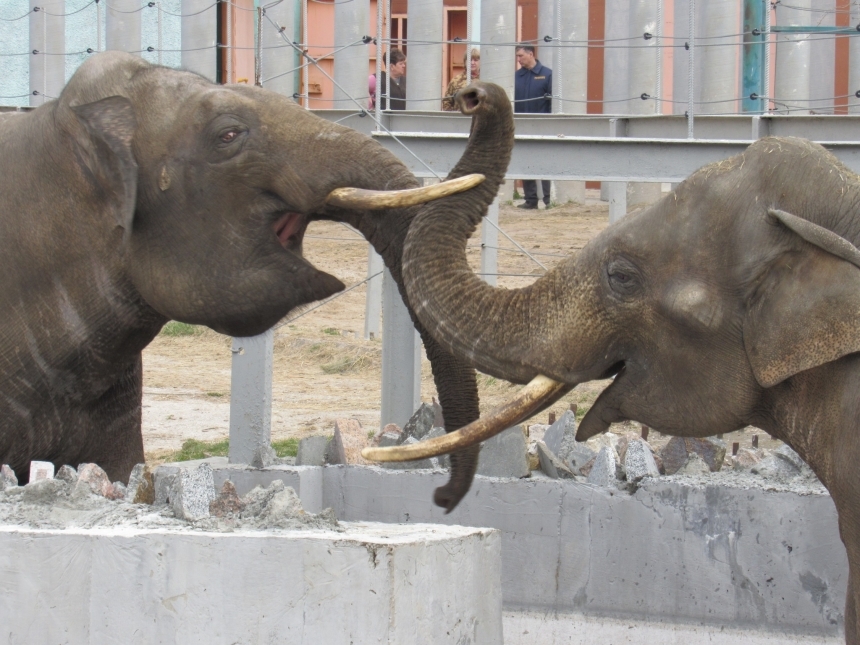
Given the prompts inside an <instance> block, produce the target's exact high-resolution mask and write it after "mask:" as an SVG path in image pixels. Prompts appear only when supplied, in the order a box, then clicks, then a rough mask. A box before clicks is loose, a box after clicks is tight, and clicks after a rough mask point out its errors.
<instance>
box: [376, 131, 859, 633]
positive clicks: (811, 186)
mask: <svg viewBox="0 0 860 645" xmlns="http://www.w3.org/2000/svg"><path fill="white" fill-rule="evenodd" d="M480 217H481V214H480V213H479V212H478V211H477V210H476V209H468V208H466V207H465V200H461V199H459V200H458V198H457V197H450V198H448V199H446V200H444V201H440V202H438V203H435V204H432V205H428V206H427V207H426V208H425V209H424V210H423V211H422V213H421V214H420V215H419V216H418V217H417V218H416V219H415V221H414V222H413V224H412V227H411V229H410V232H409V236H408V237H407V240H406V247H405V250H404V259H403V263H404V277H405V281H406V286H407V291H408V293H409V297H410V300H411V302H412V303H413V304H414V306H415V309H416V313H417V315H418V318H419V319H420V320H421V321H422V323H423V324H424V325H425V327H426V328H427V329H428V330H429V331H430V332H431V333H432V334H433V335H434V336H435V337H436V338H437V339H438V340H439V341H440V343H441V344H442V345H443V346H444V347H446V348H447V349H449V350H450V351H451V352H452V353H453V354H455V355H458V356H462V357H464V358H465V359H466V360H467V361H468V362H469V363H470V364H472V365H474V366H475V367H477V368H478V369H480V370H482V371H484V372H486V373H488V374H491V375H493V376H496V377H500V378H504V379H508V380H510V381H514V382H518V383H525V382H528V381H531V384H530V385H529V386H528V387H527V388H525V389H524V390H523V394H522V396H520V397H519V399H518V400H516V401H515V402H513V403H512V404H510V405H509V406H508V407H507V408H506V409H503V410H500V412H499V414H497V415H490V417H488V418H487V419H481V420H479V421H478V422H475V423H474V424H470V425H469V426H467V427H466V428H463V429H462V430H460V431H458V432H455V433H452V434H449V435H447V436H445V437H440V438H438V439H434V440H431V441H427V442H424V443H422V444H417V445H414V446H408V447H403V448H400V449H397V450H394V449H390V448H389V449H384V450H380V449H377V450H375V451H373V452H372V453H371V452H370V451H368V453H369V454H368V455H367V456H368V457H370V458H376V459H395V460H396V459H402V458H408V459H416V458H423V457H427V456H432V455H435V454H440V453H442V452H445V451H446V450H451V449H458V450H462V449H463V448H464V447H466V446H469V445H471V444H473V443H475V442H478V441H481V440H483V439H486V438H487V437H489V436H492V435H493V434H494V433H496V432H499V431H501V430H502V429H504V428H505V427H507V426H508V425H510V424H512V423H517V422H519V421H520V420H522V419H523V418H527V417H528V416H530V414H531V413H532V412H533V411H534V410H535V409H537V408H539V407H540V406H542V405H545V404H546V402H547V401H550V400H552V399H553V398H555V397H558V396H559V394H560V393H563V392H565V391H567V390H569V389H570V388H572V387H574V386H575V385H577V384H578V383H582V382H584V381H589V380H594V379H607V378H610V377H611V378H612V379H613V380H612V383H611V384H610V385H609V386H608V387H607V388H606V389H605V390H604V391H603V392H602V393H601V394H600V396H599V397H598V398H597V400H596V401H595V403H594V405H593V406H592V407H591V408H590V409H589V410H588V412H587V414H586V415H585V417H584V419H583V420H582V423H581V424H580V426H579V429H578V431H577V436H576V438H577V439H578V440H580V441H582V440H585V439H588V438H589V437H591V436H594V435H596V434H598V433H601V432H604V431H606V430H607V429H608V428H609V426H610V424H612V423H615V422H619V421H622V420H628V419H629V420H635V421H638V422H642V423H645V424H647V425H648V426H650V427H652V428H654V429H656V430H658V431H660V432H662V433H666V434H670V435H679V436H707V435H713V434H719V433H726V432H730V431H733V430H736V429H739V428H742V427H744V426H747V425H755V426H757V427H760V428H762V429H764V430H766V431H767V432H769V433H770V434H771V435H773V436H774V437H776V438H779V439H781V440H783V441H785V442H786V443H788V444H789V445H790V446H791V447H793V448H794V449H795V450H796V451H797V452H798V453H799V454H800V455H801V457H803V458H804V459H805V460H806V461H807V462H808V463H809V465H810V466H811V467H812V468H813V470H814V471H815V472H816V474H817V475H818V476H819V478H820V479H821V481H822V482H823V483H824V484H825V486H827V488H828V489H829V491H830V493H831V495H832V497H833V500H834V502H835V504H836V507H837V510H838V512H839V523H840V530H841V534H842V538H843V542H844V543H845V545H846V547H847V550H848V556H849V563H850V574H849V594H848V605H847V610H846V636H847V640H848V642H849V643H852V644H856V643H858V642H860V638H858V633H860V629H858V624H857V616H858V607H860V588H858V584H857V580H858V578H857V575H858V573H857V572H858V571H860V569H858V566H860V506H858V505H857V503H856V500H857V499H858V496H860V480H858V478H857V476H856V465H857V463H858V459H860V440H858V431H860V325H858V322H857V321H858V315H860V252H858V249H857V246H858V243H860V178H858V176H857V175H855V174H854V173H853V172H851V171H850V170H848V169H847V168H845V167H844V166H843V165H842V164H841V163H840V162H839V161H838V160H837V159H836V158H835V157H833V156H832V155H831V154H830V153H828V152H827V151H826V150H824V148H822V147H821V146H819V145H817V144H814V143H811V142H809V141H805V140H802V139H780V138H767V139H762V140H759V141H757V142H756V143H754V144H753V145H751V146H750V147H749V148H748V149H747V150H746V151H745V152H743V153H742V154H739V155H737V156H735V157H732V158H730V159H727V160H725V161H722V162H719V163H714V164H711V165H709V166H706V167H704V168H702V169H701V170H699V171H697V172H696V173H694V174H693V175H691V176H690V177H689V178H688V179H687V180H686V181H684V182H683V183H682V184H680V185H679V186H678V188H677V189H676V190H674V191H673V192H672V193H670V194H668V195H667V196H665V197H663V199H661V200H660V201H659V202H657V203H655V204H653V205H652V206H650V207H649V208H647V209H645V210H643V211H641V212H639V213H637V214H631V215H628V216H627V217H626V218H624V219H623V220H621V221H620V222H618V223H616V224H615V225H612V226H610V227H608V228H607V229H605V230H604V231H603V232H601V233H600V234H599V235H598V236H597V237H596V238H594V239H593V240H592V241H591V242H589V243H588V244H587V245H586V246H585V247H584V248H583V249H582V250H581V251H580V252H579V253H578V254H577V255H575V256H571V257H568V258H566V259H564V260H563V261H562V262H561V263H559V264H558V265H557V266H556V267H555V268H553V269H552V270H551V271H549V272H548V273H547V274H545V275H544V276H542V277H541V278H540V279H538V280H537V281H535V282H534V283H533V284H532V285H530V286H528V287H526V288H522V289H514V290H503V289H496V288H493V287H491V286H489V285H487V284H485V283H484V282H482V281H480V280H479V279H478V278H477V277H476V276H475V275H474V274H473V273H472V271H471V269H470V268H469V266H468V264H467V263H466V258H465V253H464V248H465V240H466V238H467V237H468V235H469V234H470V233H471V232H472V230H473V228H474V226H475V225H476V223H477V222H478V221H479V220H480Z"/></svg>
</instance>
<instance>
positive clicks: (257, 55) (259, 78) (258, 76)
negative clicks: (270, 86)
mask: <svg viewBox="0 0 860 645" xmlns="http://www.w3.org/2000/svg"><path fill="white" fill-rule="evenodd" d="M256 40H257V44H256V45H257V48H256V50H255V51H254V77H255V78H254V85H256V86H257V87H263V8H262V7H257V38H256Z"/></svg>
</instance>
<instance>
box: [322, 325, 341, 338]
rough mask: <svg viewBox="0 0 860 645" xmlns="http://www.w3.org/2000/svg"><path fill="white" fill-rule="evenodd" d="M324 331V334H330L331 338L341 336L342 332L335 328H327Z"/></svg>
mask: <svg viewBox="0 0 860 645" xmlns="http://www.w3.org/2000/svg"><path fill="white" fill-rule="evenodd" d="M322 331H323V333H324V334H328V335H329V336H340V332H339V331H338V330H337V329H335V328H334V327H326V328H325V329H323V330H322Z"/></svg>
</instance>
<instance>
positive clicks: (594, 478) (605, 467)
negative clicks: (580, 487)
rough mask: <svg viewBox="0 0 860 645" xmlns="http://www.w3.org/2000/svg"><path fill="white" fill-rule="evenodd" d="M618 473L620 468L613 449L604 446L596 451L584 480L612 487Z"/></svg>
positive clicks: (595, 484)
mask: <svg viewBox="0 0 860 645" xmlns="http://www.w3.org/2000/svg"><path fill="white" fill-rule="evenodd" d="M619 475H620V469H619V464H618V460H617V458H616V453H615V450H613V449H612V448H610V447H609V446H604V447H603V448H601V449H600V452H598V453H597V457H595V459H594V464H593V465H592V467H591V470H590V471H589V473H588V477H587V479H586V481H587V482H588V483H589V484H593V485H594V486H602V487H604V488H612V487H615V486H616V485H617V482H618V480H619V479H620V477H619Z"/></svg>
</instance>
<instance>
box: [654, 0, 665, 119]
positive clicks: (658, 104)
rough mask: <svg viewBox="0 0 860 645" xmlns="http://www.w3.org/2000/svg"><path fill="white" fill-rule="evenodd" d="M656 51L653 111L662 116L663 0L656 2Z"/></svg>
mask: <svg viewBox="0 0 860 645" xmlns="http://www.w3.org/2000/svg"><path fill="white" fill-rule="evenodd" d="M654 47H655V48H656V50H657V79H656V82H655V83H654V85H655V87H654V111H655V112H656V113H657V114H663V101H662V100H661V99H662V98H663V0H657V27H656V28H655V29H654Z"/></svg>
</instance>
